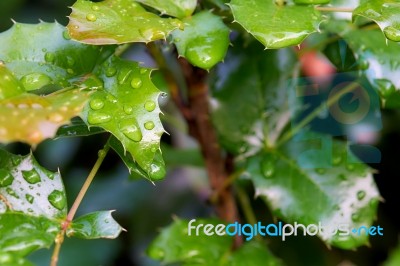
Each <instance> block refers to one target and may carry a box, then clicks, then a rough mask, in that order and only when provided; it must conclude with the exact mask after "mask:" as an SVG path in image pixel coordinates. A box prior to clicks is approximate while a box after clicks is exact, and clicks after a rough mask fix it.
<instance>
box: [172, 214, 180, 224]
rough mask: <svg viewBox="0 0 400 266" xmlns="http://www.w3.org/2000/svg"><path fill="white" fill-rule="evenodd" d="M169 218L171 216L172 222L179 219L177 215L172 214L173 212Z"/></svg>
mask: <svg viewBox="0 0 400 266" xmlns="http://www.w3.org/2000/svg"><path fill="white" fill-rule="evenodd" d="M171 218H172V220H173V221H174V222H177V221H179V217H178V216H177V215H176V214H174V213H173V214H172V215H171Z"/></svg>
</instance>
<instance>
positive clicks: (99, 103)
mask: <svg viewBox="0 0 400 266" xmlns="http://www.w3.org/2000/svg"><path fill="white" fill-rule="evenodd" d="M89 105H90V108H92V109H93V110H100V109H101V108H103V107H104V101H103V100H102V99H98V98H96V99H93V100H91V101H90V103H89Z"/></svg>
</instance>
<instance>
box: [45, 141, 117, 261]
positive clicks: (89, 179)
mask: <svg viewBox="0 0 400 266" xmlns="http://www.w3.org/2000/svg"><path fill="white" fill-rule="evenodd" d="M110 139H111V138H109V139H108V141H107V143H106V145H104V148H103V149H101V150H99V153H98V158H97V161H96V163H95V164H94V166H93V168H92V170H91V171H90V173H89V175H88V177H87V178H86V180H85V183H83V186H82V188H81V190H80V191H79V193H78V196H77V197H76V199H75V201H74V204H72V207H71V209H70V210H69V212H68V215H67V217H66V218H65V220H64V222H63V223H62V224H61V231H60V232H59V233H58V234H57V236H56V239H55V247H54V250H53V255H52V256H51V262H50V266H57V263H58V256H59V254H60V250H61V245H62V243H63V241H64V235H65V233H66V231H67V229H68V226H69V225H70V224H71V221H72V219H74V216H75V214H76V211H77V210H78V207H79V205H80V204H81V202H82V200H83V197H84V196H85V194H86V192H87V191H88V189H89V186H90V184H91V183H92V181H93V179H94V177H95V176H96V174H97V171H98V170H99V168H100V166H101V164H102V163H103V161H104V158H105V157H106V155H107V153H108V151H109V150H110Z"/></svg>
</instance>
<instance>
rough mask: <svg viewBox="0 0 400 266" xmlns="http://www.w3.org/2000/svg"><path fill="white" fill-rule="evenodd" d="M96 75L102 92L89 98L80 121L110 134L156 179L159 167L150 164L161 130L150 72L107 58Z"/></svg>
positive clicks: (158, 145) (157, 91)
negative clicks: (101, 84)
mask: <svg viewBox="0 0 400 266" xmlns="http://www.w3.org/2000/svg"><path fill="white" fill-rule="evenodd" d="M97 74H98V76H99V77H100V78H101V79H102V80H103V81H104V88H105V89H104V90H98V91H97V92H95V93H94V94H92V96H91V99H90V102H89V104H88V105H87V106H86V107H85V109H84V111H83V113H82V118H83V120H84V121H85V122H86V123H87V124H88V125H89V126H91V125H93V126H97V127H101V128H103V129H105V130H107V131H109V132H111V133H112V134H113V135H114V136H115V137H116V138H117V139H118V140H119V141H120V142H121V143H122V145H123V147H124V150H125V151H127V152H129V153H130V154H131V155H132V157H133V159H134V160H135V161H136V162H137V163H138V165H139V166H140V167H141V168H142V169H143V170H145V171H146V173H147V174H148V175H149V176H154V177H156V176H158V174H159V170H160V167H159V165H157V164H154V163H153V161H154V160H155V155H156V153H157V152H158V151H159V149H160V137H161V135H162V134H163V133H164V129H163V126H162V124H161V121H160V118H159V115H160V109H159V106H158V96H159V95H160V91H159V90H158V89H157V88H156V87H155V86H154V85H153V83H152V82H151V80H150V70H149V69H145V68H141V67H139V66H138V64H137V63H135V62H130V61H124V60H121V59H118V58H110V59H109V60H108V61H107V62H105V63H104V65H103V67H102V68H100V69H99V71H98V73H97Z"/></svg>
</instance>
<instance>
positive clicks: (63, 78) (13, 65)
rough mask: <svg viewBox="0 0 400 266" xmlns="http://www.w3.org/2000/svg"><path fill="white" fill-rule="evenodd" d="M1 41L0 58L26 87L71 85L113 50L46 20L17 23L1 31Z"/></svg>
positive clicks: (38, 87)
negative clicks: (76, 38)
mask: <svg viewBox="0 0 400 266" xmlns="http://www.w3.org/2000/svg"><path fill="white" fill-rule="evenodd" d="M0 43H1V50H0V60H2V61H3V62H4V63H5V64H6V66H7V68H8V69H9V70H10V71H11V72H12V73H13V74H14V75H15V77H16V78H17V79H19V80H20V82H21V83H22V85H23V87H24V89H25V90H26V91H32V90H37V89H40V88H42V87H43V86H46V85H51V84H55V85H57V86H61V87H67V86H70V85H71V84H72V82H73V81H75V80H74V79H75V78H76V77H77V76H81V75H84V74H87V73H90V72H92V70H93V68H94V66H95V65H96V64H97V63H98V62H101V61H102V60H104V57H105V56H107V55H109V54H110V53H111V52H112V50H113V47H108V48H101V47H94V46H89V45H84V44H80V43H77V42H74V41H71V40H70V37H69V36H68V33H67V31H66V29H65V28H64V27H63V26H62V25H60V24H58V23H44V22H41V23H39V24H20V23H16V24H14V26H13V27H12V28H10V29H9V30H7V31H5V32H3V33H1V34H0ZM0 74H2V73H0ZM10 89H11V88H8V90H10Z"/></svg>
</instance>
